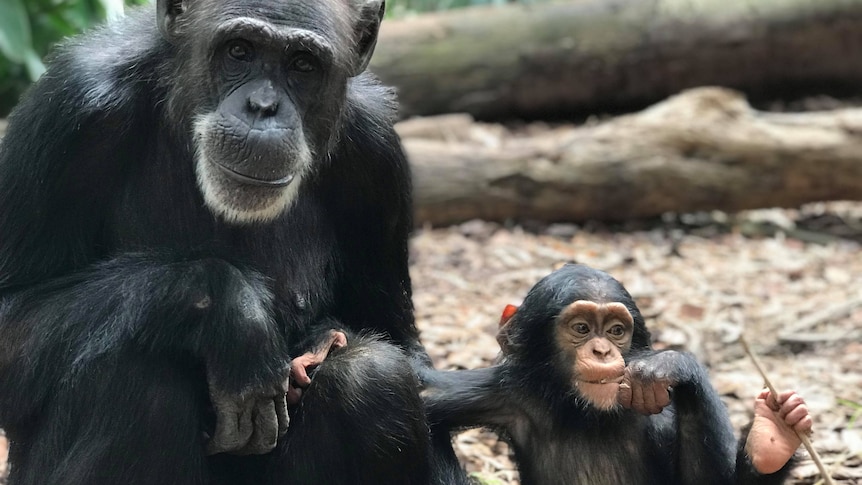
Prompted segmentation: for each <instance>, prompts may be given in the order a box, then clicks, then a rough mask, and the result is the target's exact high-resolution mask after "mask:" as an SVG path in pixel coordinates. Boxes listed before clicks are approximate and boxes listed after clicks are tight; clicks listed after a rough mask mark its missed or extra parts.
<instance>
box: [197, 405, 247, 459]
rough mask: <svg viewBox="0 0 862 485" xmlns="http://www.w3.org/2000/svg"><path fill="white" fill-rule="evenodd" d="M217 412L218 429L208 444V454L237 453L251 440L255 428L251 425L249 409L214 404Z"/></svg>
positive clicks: (239, 406)
mask: <svg viewBox="0 0 862 485" xmlns="http://www.w3.org/2000/svg"><path fill="white" fill-rule="evenodd" d="M214 406H215V408H216V409H215V411H216V429H215V431H214V433H213V436H212V438H211V439H210V440H209V442H207V454H210V455H214V454H216V453H224V452H230V451H236V450H238V449H240V448H242V447H243V446H245V444H246V443H248V440H249V438H251V435H252V433H253V432H254V428H253V426H252V425H251V413H250V412H249V411H250V410H249V409H243V408H242V406H241V405H237V404H236V403H232V402H224V401H222V402H216V403H214Z"/></svg>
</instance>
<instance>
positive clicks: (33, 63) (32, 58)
mask: <svg viewBox="0 0 862 485" xmlns="http://www.w3.org/2000/svg"><path fill="white" fill-rule="evenodd" d="M24 63H25V64H26V66H27V74H28V75H29V76H30V80H32V81H35V80H37V79H39V78H40V77H42V74H45V64H42V59H41V58H40V57H39V54H37V53H36V51H34V50H33V48H32V47H31V48H29V49H27V52H25V53H24Z"/></svg>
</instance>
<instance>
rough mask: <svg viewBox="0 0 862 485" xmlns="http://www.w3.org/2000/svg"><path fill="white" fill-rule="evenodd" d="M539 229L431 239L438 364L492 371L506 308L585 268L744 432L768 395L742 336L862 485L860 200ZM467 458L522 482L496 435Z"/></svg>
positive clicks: (486, 472) (421, 295)
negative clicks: (616, 285) (800, 401)
mask: <svg viewBox="0 0 862 485" xmlns="http://www.w3.org/2000/svg"><path fill="white" fill-rule="evenodd" d="M534 226H535V227H530V228H529V229H525V228H524V227H522V226H517V227H502V226H500V225H497V224H492V223H486V222H481V221H473V222H468V223H465V224H462V225H460V226H456V227H451V228H447V229H433V230H431V229H426V230H421V231H419V232H418V234H417V235H416V237H415V238H414V240H413V245H412V253H411V254H412V256H411V258H412V261H411V268H412V276H413V284H414V289H415V290H414V291H415V293H414V301H415V304H416V311H417V317H418V323H419V326H420V329H421V330H422V339H423V341H424V343H425V345H426V346H427V348H428V351H429V353H430V354H431V356H432V358H433V359H434V362H435V364H436V365H437V366H438V367H440V368H452V369H456V368H457V369H461V368H467V369H471V368H477V367H482V366H486V365H489V364H491V363H492V361H493V360H494V358H495V356H496V355H497V352H498V350H499V347H498V345H497V342H496V340H495V335H496V331H497V325H498V321H499V316H500V313H501V312H502V310H503V308H504V307H505V306H506V304H509V303H511V304H518V303H520V301H521V299H522V298H523V297H524V295H525V294H526V292H527V290H528V289H529V288H530V287H531V286H532V285H533V284H535V282H536V281H538V280H539V279H540V278H541V277H543V276H545V275H546V274H548V273H549V272H551V271H552V270H553V269H554V267H555V266H556V265H558V264H559V263H562V262H567V261H576V262H578V263H583V264H587V265H590V266H593V267H595V268H598V269H601V270H604V271H607V272H609V273H610V274H612V275H613V276H615V277H616V278H617V279H619V280H620V281H621V282H622V283H623V284H624V285H625V286H626V287H627V288H628V290H629V291H630V292H631V293H632V295H633V296H634V298H635V300H636V302H637V304H638V306H639V307H640V309H641V311H642V313H643V314H644V316H645V317H646V323H647V327H648V328H649V329H650V331H651V332H652V336H653V340H654V345H655V346H656V347H659V348H682V349H687V350H690V351H692V352H694V353H695V354H696V355H697V356H698V357H699V358H700V359H701V360H702V362H703V363H704V364H705V365H706V366H707V367H708V368H709V371H710V375H711V378H712V383H713V385H714V386H715V387H716V388H717V390H718V392H719V393H720V395H721V397H722V399H723V400H724V402H725V403H726V405H727V407H728V410H729V413H730V416H731V420H732V422H733V425H734V427H735V429H736V430H737V431H738V430H739V429H740V428H741V427H742V426H743V425H745V424H746V423H747V422H748V421H749V420H750V418H751V416H752V407H753V403H754V396H755V395H756V394H757V393H758V392H759V391H760V389H761V388H762V385H763V380H762V379H761V377H759V375H758V374H757V372H756V370H755V368H754V367H753V365H752V363H751V361H750V360H749V358H748V357H747V356H746V355H745V354H744V351H743V349H742V347H741V346H740V344H739V343H738V342H737V336H738V335H739V334H740V332H744V333H745V336H746V339H747V340H748V341H749V342H750V343H751V345H752V347H754V350H755V352H756V353H757V354H759V356H760V358H761V361H762V362H763V363H764V366H765V368H766V372H767V374H768V375H769V377H770V379H771V380H772V381H773V382H774V383H775V385H776V386H777V387H779V388H781V389H795V390H797V391H798V392H800V393H801V394H802V395H803V396H804V397H805V399H806V401H807V403H808V406H809V408H810V412H811V414H812V415H813V418H814V423H815V430H814V434H813V436H812V441H813V443H814V446H815V448H816V449H817V450H818V452H819V453H820V454H821V455H822V457H823V459H824V461H825V463H826V464H827V466H828V467H829V469H830V470H831V473H832V474H833V477H834V478H835V479H836V482H837V483H843V484H857V483H862V419H859V420H856V419H854V418H855V417H859V415H860V414H862V285H860V282H862V252H860V249H862V248H860V245H862V203H850V202H833V203H818V204H810V205H806V206H804V207H802V208H801V209H799V210H778V209H770V210H758V211H749V212H743V213H739V214H732V215H728V214H724V213H708V214H707V213H703V214H684V215H667V216H665V217H663V218H661V219H660V220H654V221H648V222H637V223H626V224H619V225H606V224H586V225H581V226H576V225H570V224H557V225H548V226H541V225H534ZM456 448H457V451H458V453H459V455H460V457H461V458H462V460H463V462H464V463H465V464H466V466H467V468H468V470H469V471H471V472H475V473H476V475H477V476H479V477H481V478H482V479H483V481H484V482H485V483H487V484H510V485H515V484H518V483H519V482H518V478H517V472H516V470H515V467H514V466H513V464H512V461H511V459H510V454H509V448H508V447H507V445H506V444H505V443H502V442H500V441H498V440H497V438H496V436H495V435H494V434H493V433H490V432H487V431H482V430H471V431H467V432H463V433H461V434H460V435H459V436H458V437H457V438H456ZM798 455H799V458H800V462H799V464H798V465H797V466H796V467H795V468H794V469H793V475H792V476H793V478H792V480H791V481H790V482H789V483H792V484H796V485H799V484H814V483H817V481H818V478H819V475H818V472H817V470H816V467H815V466H814V464H813V462H812V461H811V460H810V458H809V457H808V455H807V453H806V452H805V451H804V450H800V452H799V453H798Z"/></svg>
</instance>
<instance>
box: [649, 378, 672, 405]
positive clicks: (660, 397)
mask: <svg viewBox="0 0 862 485" xmlns="http://www.w3.org/2000/svg"><path fill="white" fill-rule="evenodd" d="M669 385H670V382H669V381H668V380H666V379H660V380H658V381H655V382H653V383H652V392H653V395H654V396H655V404H656V408H657V411H656V412H655V413H653V414H658V413H660V412H662V410H663V409H664V408H665V407H667V406H668V405H669V404H670V392H668V387H669Z"/></svg>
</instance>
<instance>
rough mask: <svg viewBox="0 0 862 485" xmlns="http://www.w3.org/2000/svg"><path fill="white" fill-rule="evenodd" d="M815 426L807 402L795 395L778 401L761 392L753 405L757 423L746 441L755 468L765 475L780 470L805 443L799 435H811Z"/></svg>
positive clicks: (784, 395)
mask: <svg viewBox="0 0 862 485" xmlns="http://www.w3.org/2000/svg"><path fill="white" fill-rule="evenodd" d="M812 425H813V422H812V420H811V416H810V415H809V414H808V406H806V405H805V400H804V399H802V397H801V396H799V395H798V394H796V393H795V392H794V391H784V392H782V393H780V394H779V395H778V396H777V398H776V396H773V395H772V393H770V392H769V390H768V389H764V390H762V391H761V392H760V394H759V395H758V396H757V399H756V400H755V402H754V422H753V423H752V424H751V430H750V431H749V432H748V438H747V439H746V441H745V450H746V451H747V452H748V456H749V457H751V463H752V464H753V465H754V468H755V469H756V470H757V471H758V472H760V473H763V474H768V473H775V472H776V471H778V470H780V469H781V467H783V466H784V465H785V464H786V463H787V461H788V460H790V457H792V456H793V453H795V452H796V449H797V448H799V445H800V444H801V443H802V440H801V439H800V438H799V436H798V435H797V434H796V433H797V432H800V433H810V432H811V427H812Z"/></svg>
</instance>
